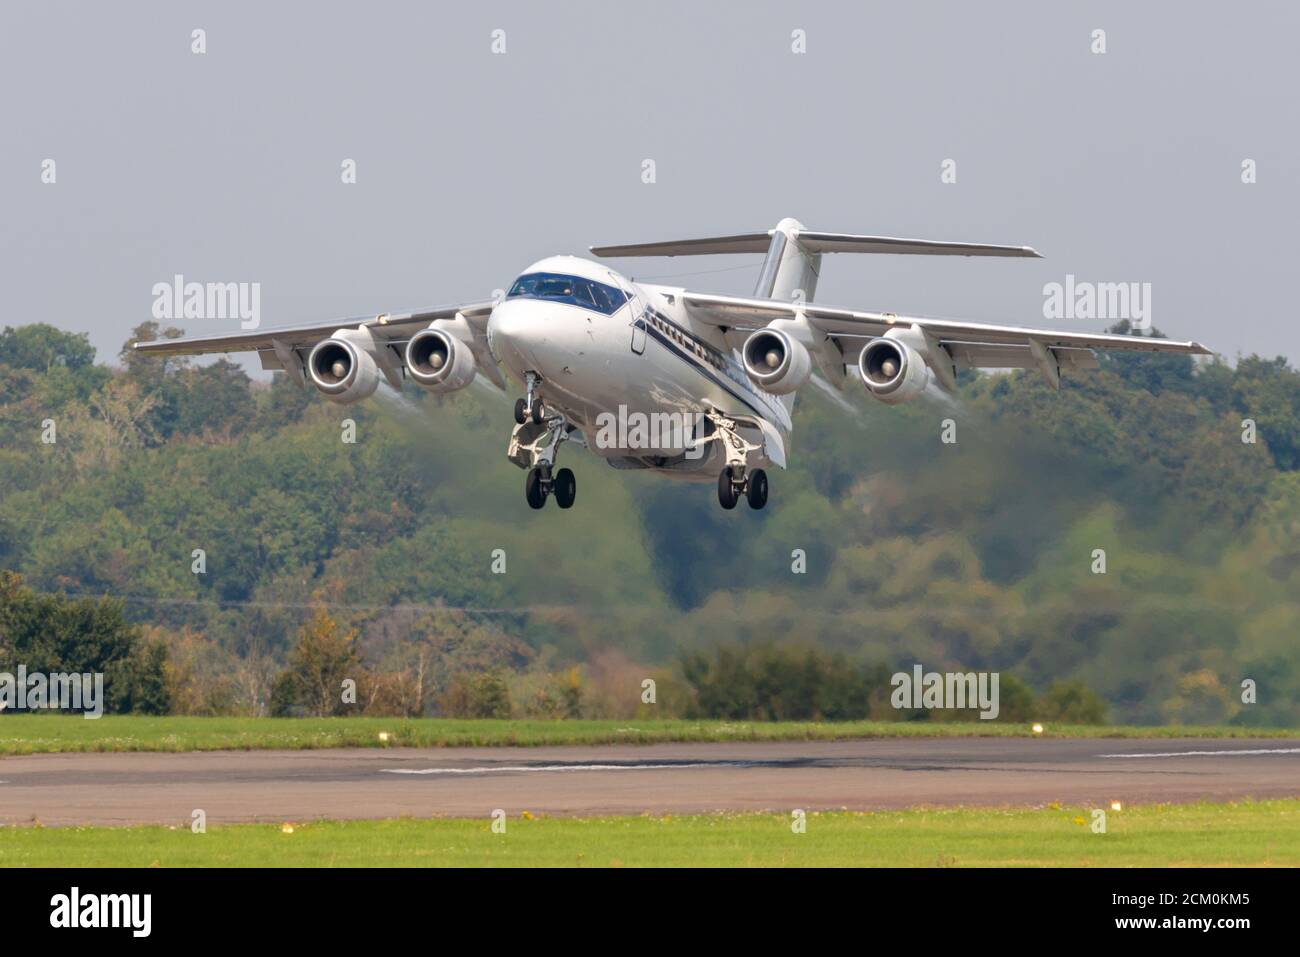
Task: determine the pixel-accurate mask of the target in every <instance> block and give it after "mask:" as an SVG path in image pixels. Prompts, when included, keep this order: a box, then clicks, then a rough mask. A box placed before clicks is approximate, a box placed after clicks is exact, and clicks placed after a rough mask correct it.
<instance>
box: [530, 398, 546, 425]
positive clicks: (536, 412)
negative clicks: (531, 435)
mask: <svg viewBox="0 0 1300 957" xmlns="http://www.w3.org/2000/svg"><path fill="white" fill-rule="evenodd" d="M531 411H532V416H533V424H534V425H541V424H542V413H543V412H544V411H545V409H544V408H543V406H542V400H541V399H533V408H532V410H531Z"/></svg>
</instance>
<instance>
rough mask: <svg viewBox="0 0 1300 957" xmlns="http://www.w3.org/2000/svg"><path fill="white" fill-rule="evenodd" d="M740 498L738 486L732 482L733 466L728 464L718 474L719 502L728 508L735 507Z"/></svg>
mask: <svg viewBox="0 0 1300 957" xmlns="http://www.w3.org/2000/svg"><path fill="white" fill-rule="evenodd" d="M739 498H740V496H738V495H737V494H736V486H735V485H733V484H732V482H731V466H730V465H728V466H727V467H726V468H725V469H723V470H722V473H721V474H720V475H719V476H718V504H719V505H721V506H722V507H723V508H727V509H731V508H735V507H736V502H737V501H738V500H739Z"/></svg>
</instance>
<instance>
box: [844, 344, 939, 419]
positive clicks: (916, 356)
mask: <svg viewBox="0 0 1300 957" xmlns="http://www.w3.org/2000/svg"><path fill="white" fill-rule="evenodd" d="M858 372H859V373H860V374H861V376H862V381H863V382H864V383H865V384H866V387H867V391H868V392H870V393H871V394H872V395H873V396H874V397H876V398H877V399H879V400H880V401H881V402H884V403H886V404H887V405H899V404H901V403H903V402H910V401H911V400H912V399H915V398H916V397H917V396H919V395H920V394H921V393H923V392H924V391H925V390H926V386H928V385H929V383H930V370H929V369H928V368H927V367H926V364H925V359H924V358H922V356H921V354H920V353H919V352H917V351H916V350H915V349H913V348H912V347H911V346H909V345H908V344H907V343H905V342H900V341H899V340H898V339H894V338H891V337H889V336H888V335H886V336H885V337H884V338H881V339H872V340H871V341H870V342H868V343H867V344H866V346H865V347H864V348H863V350H862V355H860V356H859V357H858Z"/></svg>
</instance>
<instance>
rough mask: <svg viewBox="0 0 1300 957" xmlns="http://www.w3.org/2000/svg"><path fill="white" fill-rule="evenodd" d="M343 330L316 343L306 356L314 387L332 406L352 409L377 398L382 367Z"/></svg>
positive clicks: (308, 372) (308, 371) (308, 373)
mask: <svg viewBox="0 0 1300 957" xmlns="http://www.w3.org/2000/svg"><path fill="white" fill-rule="evenodd" d="M347 333H348V330H346V329H340V330H339V331H338V332H336V333H334V335H332V336H330V337H329V338H328V339H322V340H321V341H320V342H318V343H316V346H315V348H313V349H312V350H311V353H310V354H309V355H308V356H307V375H308V376H310V377H311V382H312V385H314V386H315V387H316V388H317V389H319V390H320V392H321V394H322V395H324V396H325V398H327V399H329V400H330V401H331V402H339V403H342V404H343V405H350V404H351V403H353V402H360V401H361V400H362V399H365V398H368V397H369V396H371V395H374V392H375V389H376V388H378V386H379V366H378V365H377V364H376V363H375V360H374V357H373V356H371V355H370V353H369V352H367V351H366V350H365V349H364V348H362V347H361V346H359V345H358V344H357V343H355V342H353V341H352V340H351V339H350V338H348V335H347Z"/></svg>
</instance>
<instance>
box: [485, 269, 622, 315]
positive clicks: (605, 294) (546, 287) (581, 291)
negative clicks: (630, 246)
mask: <svg viewBox="0 0 1300 957" xmlns="http://www.w3.org/2000/svg"><path fill="white" fill-rule="evenodd" d="M506 298H507V299H545V300H548V301H549V302H566V303H568V304H569V305H571V306H581V307H582V308H584V309H591V310H594V311H595V312H601V313H604V314H605V315H607V316H612V315H613V314H614V313H616V312H618V310H619V309H620V308H621V307H622V305H623V303H625V302H627V295H626V294H625V293H624V292H623V290H621V289H619V288H617V287H615V286H607V285H605V284H604V283H603V282H596V281H595V280H594V279H583V278H581V277H580V276H565V275H561V274H560V273H552V272H534V273H529V274H528V275H526V276H520V277H519V278H518V279H516V280H515V284H514V285H513V286H511V287H510V293H509V294H508V295H507V296H506Z"/></svg>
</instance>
